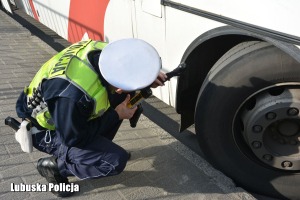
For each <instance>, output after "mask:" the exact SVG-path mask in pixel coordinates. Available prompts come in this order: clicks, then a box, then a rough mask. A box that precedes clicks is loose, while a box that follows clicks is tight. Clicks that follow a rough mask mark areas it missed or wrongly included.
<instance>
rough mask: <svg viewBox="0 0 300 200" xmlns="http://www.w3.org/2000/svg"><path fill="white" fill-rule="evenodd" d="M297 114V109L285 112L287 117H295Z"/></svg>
mask: <svg viewBox="0 0 300 200" xmlns="http://www.w3.org/2000/svg"><path fill="white" fill-rule="evenodd" d="M298 113H299V110H298V109H297V108H290V109H288V111H287V114H288V115H289V116H296V115H298Z"/></svg>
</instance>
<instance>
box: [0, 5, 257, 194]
mask: <svg viewBox="0 0 300 200" xmlns="http://www.w3.org/2000/svg"><path fill="white" fill-rule="evenodd" d="M35 30H36V31H32V29H31V30H30V31H29V30H28V29H26V28H25V27H23V26H22V25H21V24H19V23H18V22H17V21H15V20H14V19H12V18H11V17H10V16H9V15H7V14H6V13H5V12H3V11H2V10H0V52H1V53H0V70H1V73H0V94H1V95H0V120H1V125H0V126H1V129H0V150H1V151H0V199H14V200H16V199H32V200H33V199H39V200H41V199H56V196H55V195H53V194H52V193H51V192H13V191H12V188H11V186H12V184H16V185H18V184H21V183H23V184H26V185H30V184H37V183H40V184H47V182H46V180H45V179H44V178H43V177H41V176H40V175H39V174H38V172H37V170H36V162H37V160H38V159H39V158H41V157H45V156H47V155H46V154H44V153H41V152H38V151H36V150H35V151H34V152H33V153H31V154H28V153H23V152H22V151H21V149H20V146H19V145H18V143H17V142H16V141H15V139H14V131H13V130H12V129H11V128H9V127H7V126H5V125H4V119H5V118H6V117H7V116H12V117H16V113H15V110H14V109H15V102H16V99H17V97H18V95H19V93H20V92H21V91H22V90H23V88H24V86H25V85H28V84H29V82H30V81H31V79H32V78H33V76H34V74H35V73H36V72H37V70H38V69H39V67H40V66H41V64H43V63H44V62H45V61H47V60H48V59H49V58H51V57H52V56H53V55H54V54H55V53H56V52H57V49H55V48H52V47H51V46H49V45H48V44H47V42H45V40H42V39H41V37H38V36H37V35H38V33H37V31H41V29H38V28H36V29H35ZM40 33H41V35H43V34H45V32H43V31H42V32H40ZM56 42H57V44H58V45H60V44H61V43H60V39H59V38H57V41H56ZM58 48H59V47H58ZM148 101H149V103H153V102H156V101H159V100H157V99H156V98H151V99H149V100H148ZM148 114H149V112H148ZM115 142H116V143H117V144H119V145H121V146H122V147H124V148H125V149H127V150H128V151H130V152H132V158H131V160H130V161H129V162H128V164H127V166H126V168H125V170H124V172H123V173H121V174H120V175H117V176H112V177H107V178H102V179H92V180H79V179H77V178H74V177H71V178H70V179H69V180H70V182H72V183H76V184H78V185H79V187H80V192H77V193H76V194H75V195H74V196H72V197H71V198H70V199H89V200H92V199H107V200H114V199H116V200H119V199H123V200H134V199H170V200H171V199H172V200H174V199H193V200H195V199H199V200H200V199H201V200H209V199H225V200H226V199H228V200H239V199H247V200H251V199H255V198H254V197H253V196H252V195H251V194H249V193H248V192H246V191H245V190H244V189H242V188H239V187H236V186H235V185H234V183H233V182H232V181H231V179H229V178H227V177H226V176H225V175H223V174H222V173H220V172H219V171H217V170H215V169H214V168H212V167H211V166H210V165H209V164H208V163H207V162H206V161H205V160H204V159H203V158H202V157H201V156H200V155H199V154H200V153H195V151H193V150H191V149H190V148H188V147H187V146H186V145H184V144H183V143H181V142H180V141H178V140H177V139H176V138H174V137H173V136H172V135H171V134H169V133H168V132H167V131H166V130H165V129H162V128H161V127H160V126H158V125H157V124H156V123H154V122H153V121H151V120H149V118H148V117H146V116H145V115H143V116H142V117H141V120H140V121H139V123H138V125H137V127H136V128H134V129H133V128H131V127H130V126H129V123H128V121H125V122H124V123H123V125H122V126H121V128H120V130H119V133H118V135H117V137H116V139H115ZM194 148H195V149H196V147H194Z"/></svg>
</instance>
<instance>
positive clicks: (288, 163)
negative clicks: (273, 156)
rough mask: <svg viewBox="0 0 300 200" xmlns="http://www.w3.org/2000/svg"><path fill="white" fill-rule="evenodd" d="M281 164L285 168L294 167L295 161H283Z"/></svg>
mask: <svg viewBox="0 0 300 200" xmlns="http://www.w3.org/2000/svg"><path fill="white" fill-rule="evenodd" d="M281 166H282V167H283V168H287V167H292V166H293V163H292V162H290V161H283V162H282V163H281Z"/></svg>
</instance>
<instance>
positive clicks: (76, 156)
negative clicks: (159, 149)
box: [32, 122, 128, 179]
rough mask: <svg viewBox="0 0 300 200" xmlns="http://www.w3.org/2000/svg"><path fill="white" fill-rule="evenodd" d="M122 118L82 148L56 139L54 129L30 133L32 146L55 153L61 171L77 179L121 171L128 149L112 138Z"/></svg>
mask: <svg viewBox="0 0 300 200" xmlns="http://www.w3.org/2000/svg"><path fill="white" fill-rule="evenodd" d="M121 123H122V122H120V123H119V125H118V126H115V127H114V129H113V130H112V131H111V132H110V133H106V135H104V136H103V135H99V136H98V137H97V138H95V139H94V140H93V142H92V143H90V144H89V145H88V146H86V147H84V148H77V147H67V146H65V145H63V144H62V143H61V141H59V138H58V137H57V136H56V134H55V131H51V132H50V131H42V132H39V133H36V134H33V136H32V137H33V146H34V147H35V148H36V149H37V150H39V151H42V152H45V153H48V154H50V155H54V156H56V157H57V158H58V159H57V163H58V168H59V171H60V174H61V175H62V176H64V177H68V176H74V175H75V176H76V177H78V178H80V179H87V178H100V177H105V176H111V175H116V174H119V173H121V172H122V171H123V170H124V168H125V166H126V163H127V159H128V153H127V152H126V151H125V150H124V149H123V148H122V147H120V146H118V145H117V144H115V143H113V142H112V139H113V137H114V136H115V134H116V132H117V131H118V129H119V127H120V125H121Z"/></svg>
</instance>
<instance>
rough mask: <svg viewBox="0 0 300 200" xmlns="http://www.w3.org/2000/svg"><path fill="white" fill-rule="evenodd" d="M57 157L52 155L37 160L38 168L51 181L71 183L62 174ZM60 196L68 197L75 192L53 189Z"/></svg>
mask: <svg viewBox="0 0 300 200" xmlns="http://www.w3.org/2000/svg"><path fill="white" fill-rule="evenodd" d="M56 160H57V158H56V157H54V156H52V157H48V158H41V159H39V160H38V162H37V170H38V172H39V173H40V175H41V176H42V177H45V178H46V180H47V181H48V182H49V183H53V184H57V185H59V184H60V183H63V184H66V185H67V184H70V183H69V181H68V179H67V178H65V177H63V176H61V175H60V173H59V170H58V166H57V161H56ZM51 192H52V193H53V194H55V195H56V196H58V197H68V196H71V195H72V194H73V192H67V191H57V192H56V191H51Z"/></svg>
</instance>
